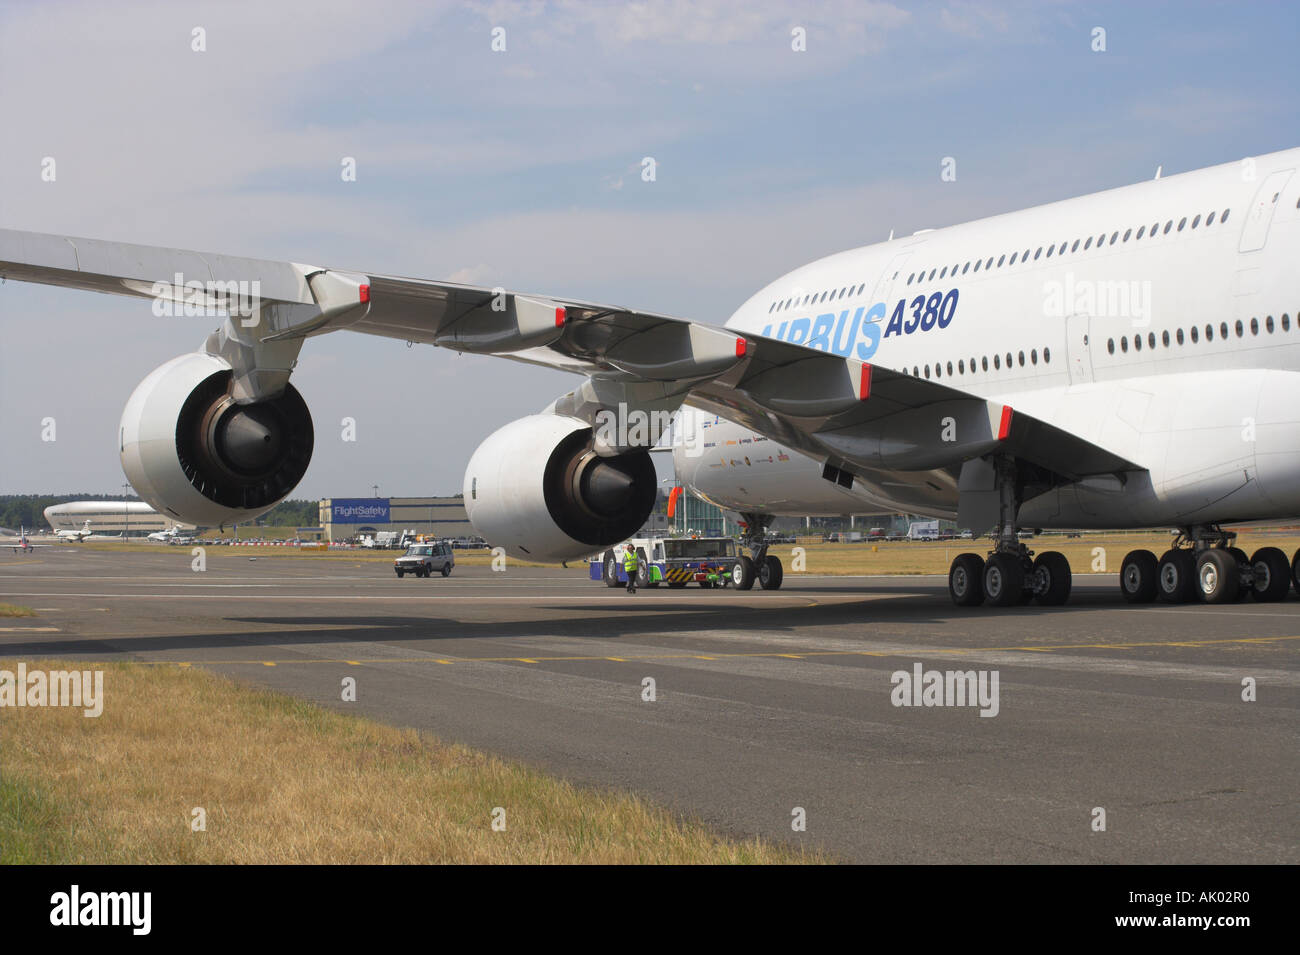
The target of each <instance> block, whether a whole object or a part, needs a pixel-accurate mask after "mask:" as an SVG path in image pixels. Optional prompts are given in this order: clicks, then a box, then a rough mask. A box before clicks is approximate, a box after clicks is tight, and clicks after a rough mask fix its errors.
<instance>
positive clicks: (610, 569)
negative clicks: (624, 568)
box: [601, 550, 618, 587]
mask: <svg viewBox="0 0 1300 955" xmlns="http://www.w3.org/2000/svg"><path fill="white" fill-rule="evenodd" d="M601 576H602V577H604V578H605V586H606V587H617V586H618V562H617V560H615V556H614V552H613V551H612V550H607V551H605V563H604V567H603V568H602V570H601Z"/></svg>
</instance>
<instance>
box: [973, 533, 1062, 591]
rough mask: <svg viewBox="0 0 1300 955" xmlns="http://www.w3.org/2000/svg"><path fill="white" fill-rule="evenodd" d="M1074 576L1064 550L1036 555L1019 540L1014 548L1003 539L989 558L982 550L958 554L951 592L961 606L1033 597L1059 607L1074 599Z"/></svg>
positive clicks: (990, 553)
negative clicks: (1008, 545)
mask: <svg viewBox="0 0 1300 955" xmlns="http://www.w3.org/2000/svg"><path fill="white" fill-rule="evenodd" d="M999 548H1001V549H999ZM1073 580H1074V578H1073V576H1072V574H1071V572H1070V562H1069V561H1068V560H1066V559H1065V555H1064V554H1061V553H1058V552H1057V551H1054V550H1049V551H1047V552H1046V553H1042V554H1039V555H1038V556H1037V557H1035V556H1034V552H1033V551H1032V550H1030V549H1029V548H1028V547H1026V546H1025V545H1024V544H1021V543H1020V542H1019V541H1017V542H1016V543H1015V545H1014V549H1012V548H1010V547H1005V546H1004V544H1003V542H1002V541H1001V540H999V541H998V544H997V547H996V548H995V549H994V550H992V551H990V552H989V557H988V560H985V559H984V558H982V557H980V555H979V554H958V555H957V559H956V560H954V561H953V562H952V567H951V568H950V569H949V571H948V593H949V594H951V595H952V602H953V603H955V604H956V605H957V606H959V607H974V606H976V605H978V604H981V603H987V604H988V605H989V606H990V607H1015V606H1018V605H1020V604H1026V603H1029V602H1030V601H1035V602H1037V603H1038V604H1040V605H1041V606H1044V607H1059V606H1060V605H1061V604H1063V603H1065V602H1066V601H1067V600H1069V599H1070V588H1071V586H1072V584H1073Z"/></svg>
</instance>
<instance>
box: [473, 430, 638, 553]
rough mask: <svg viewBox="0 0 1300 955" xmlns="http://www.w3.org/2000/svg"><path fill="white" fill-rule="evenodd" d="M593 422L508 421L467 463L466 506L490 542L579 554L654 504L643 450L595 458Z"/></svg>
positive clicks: (624, 534)
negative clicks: (592, 443)
mask: <svg viewBox="0 0 1300 955" xmlns="http://www.w3.org/2000/svg"><path fill="white" fill-rule="evenodd" d="M591 439H592V430H591V426H590V425H588V424H587V423H586V422H584V421H580V420H578V419H577V418H568V417H563V416H561V415H553V414H540V415H530V416H529V417H527V418H520V419H519V420H518V421H512V422H511V423H510V424H508V425H506V426H505V427H504V428H501V429H499V430H498V431H496V432H494V433H493V434H491V435H490V436H489V437H488V438H487V440H485V441H484V442H483V443H482V444H480V445H479V446H478V450H476V451H475V452H474V455H473V457H471V458H470V461H469V467H468V468H467V469H466V470H465V488H464V490H465V509H466V511H468V513H469V519H470V522H471V523H473V525H474V529H475V530H477V531H478V533H479V534H480V535H481V536H482V537H483V538H484V539H485V540H487V541H488V543H490V544H492V545H493V546H500V547H504V548H505V550H506V553H508V554H510V555H511V556H513V557H518V558H521V559H524V560H537V561H545V562H555V561H562V560H574V559H576V558H579V557H585V556H586V555H588V554H591V553H594V552H595V551H598V550H600V549H602V548H604V547H608V546H609V545H611V544H616V543H618V542H619V541H621V540H624V539H626V538H628V537H631V536H632V535H633V534H635V533H636V532H637V530H639V529H640V528H641V526H642V525H643V524H644V523H645V521H646V518H647V517H649V516H650V511H651V510H652V509H653V508H654V503H655V494H656V487H657V485H656V478H655V466H654V462H653V461H652V460H651V459H650V454H649V452H647V451H632V452H628V453H626V454H620V455H616V456H614V457H606V458H602V457H599V456H597V455H596V454H595V452H593V451H592V450H591Z"/></svg>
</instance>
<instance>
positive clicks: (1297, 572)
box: [1291, 549, 1300, 594]
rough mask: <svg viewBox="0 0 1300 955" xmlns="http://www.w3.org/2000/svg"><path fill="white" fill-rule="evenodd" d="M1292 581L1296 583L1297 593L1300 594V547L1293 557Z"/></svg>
mask: <svg viewBox="0 0 1300 955" xmlns="http://www.w3.org/2000/svg"><path fill="white" fill-rule="evenodd" d="M1291 583H1293V584H1295V590H1296V593H1298V594H1300V549H1297V550H1296V552H1295V556H1294V557H1292V558H1291Z"/></svg>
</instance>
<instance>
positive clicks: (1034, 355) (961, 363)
mask: <svg viewBox="0 0 1300 955" xmlns="http://www.w3.org/2000/svg"><path fill="white" fill-rule="evenodd" d="M1025 360H1026V356H1025V353H1024V352H1023V351H1022V352H1020V353H1019V354H1018V355H1016V356H1013V355H1012V354H1011V352H1007V355H1006V367H1007V368H1008V369H1011V368H1014V367H1016V364H1017V362H1018V363H1019V365H1020V367H1021V368H1024V367H1025ZM1002 361H1003V359H1002V356H1001V355H994V356H993V359H992V364H991V365H990V361H989V356H988V355H985V356H984V357H983V358H981V359H980V361H979V365H978V368H979V369H980V370H981V371H988V370H989V368H990V367H992V369H993V370H994V371H1001V370H1002ZM1028 361H1029V364H1030V365H1037V364H1038V349H1037V348H1031V349H1029V356H1028ZM1051 361H1052V350H1051V349H1050V348H1048V347H1047V346H1043V364H1044V365H1048V364H1051ZM930 367H931V366H930V365H913V366H912V377H914V378H921V377H925V378H929V377H930ZM976 367H977V366H976V364H975V359H974V358H972V359H971V360H970V367H969V368H968V367H967V365H966V359H964V358H959V359H957V364H956V365H955V366H954V365H953V363H952V362H948V363H947V364H944V363H942V362H937V361H936V362H935V363H934V377H935V378H942V377H943V376H944V372H945V369H946V371H947V375H948V377H949V378H952V377H953V376H954V374H956V375H965V374H967V373H969V374H972V375H973V374H975V371H976ZM901 371H902V372H903V374H905V375H906V374H907V369H906V368H903V369H901Z"/></svg>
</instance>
